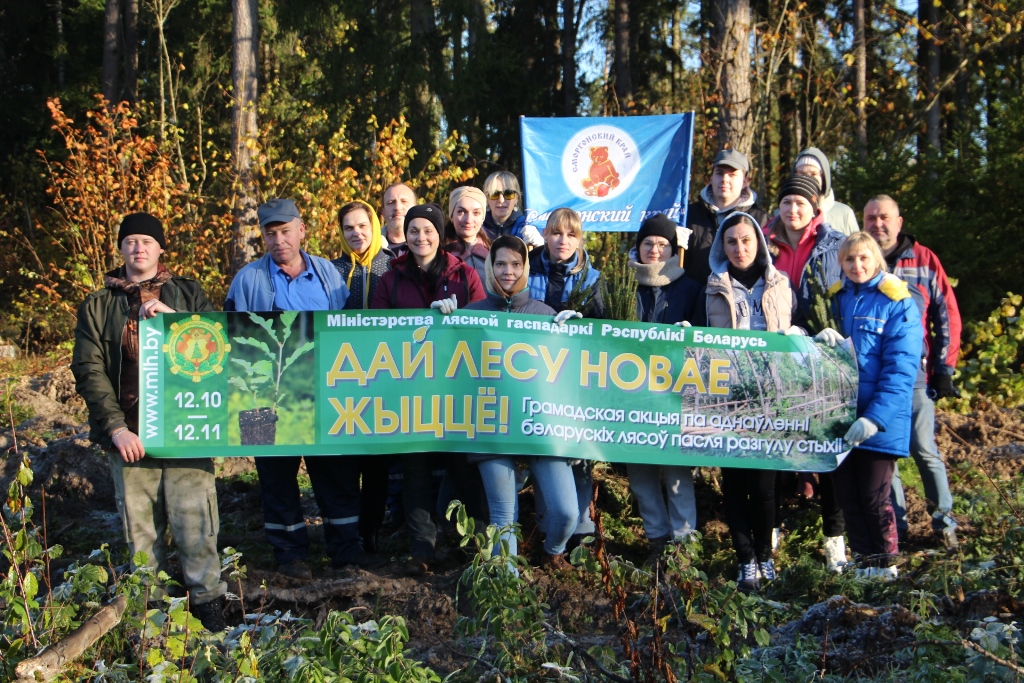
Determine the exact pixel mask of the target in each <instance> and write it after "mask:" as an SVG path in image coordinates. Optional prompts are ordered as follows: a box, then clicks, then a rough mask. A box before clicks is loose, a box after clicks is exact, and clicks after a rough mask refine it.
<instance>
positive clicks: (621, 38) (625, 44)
mask: <svg viewBox="0 0 1024 683" xmlns="http://www.w3.org/2000/svg"><path fill="white" fill-rule="evenodd" d="M629 11H630V0H615V66H614V72H615V98H616V99H617V100H618V104H619V109H620V110H624V109H629V108H630V107H631V104H632V101H633V77H632V73H631V70H632V65H631V64H630V53H629V49H630V45H631V44H632V40H631V39H630V28H629Z"/></svg>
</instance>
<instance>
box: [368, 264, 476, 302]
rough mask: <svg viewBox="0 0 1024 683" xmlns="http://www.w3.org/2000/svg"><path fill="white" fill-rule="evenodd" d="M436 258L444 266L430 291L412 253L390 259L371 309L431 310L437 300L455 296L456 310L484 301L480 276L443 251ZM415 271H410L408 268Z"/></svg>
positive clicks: (375, 292)
mask: <svg viewBox="0 0 1024 683" xmlns="http://www.w3.org/2000/svg"><path fill="white" fill-rule="evenodd" d="M436 258H439V259H444V260H445V265H444V269H443V270H442V272H441V275H440V276H439V277H438V278H437V282H436V283H435V286H434V288H433V290H432V291H431V289H430V283H429V281H428V280H427V277H426V275H425V274H424V273H422V272H420V271H419V269H418V268H417V267H416V262H415V261H414V260H413V257H412V254H409V253H408V252H406V253H404V254H402V255H401V256H399V257H397V258H394V259H392V261H391V270H389V271H388V272H386V273H384V275H382V276H381V278H380V282H379V283H377V289H376V290H375V291H374V292H373V299H371V300H370V308H376V309H389V308H430V304H432V303H433V302H435V301H437V300H438V299H446V298H448V297H451V296H452V295H454V296H455V297H456V299H457V301H458V302H459V308H465V307H466V306H467V305H468V304H470V303H471V302H473V301H479V300H480V299H483V298H484V287H483V285H482V284H481V283H480V276H478V275H477V274H476V271H475V270H473V268H472V266H468V265H466V264H465V263H463V262H462V261H460V260H459V259H457V258H455V257H454V256H452V255H451V254H449V253H448V252H446V251H444V250H438V252H437V256H436ZM414 268H415V269H416V270H415V271H411V269H414Z"/></svg>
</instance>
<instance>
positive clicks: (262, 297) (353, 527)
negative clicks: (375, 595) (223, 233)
mask: <svg viewBox="0 0 1024 683" xmlns="http://www.w3.org/2000/svg"><path fill="white" fill-rule="evenodd" d="M257 214H258V216H259V220H260V234H261V235H262V236H263V244H264V246H265V247H266V251H267V253H266V254H264V255H263V256H261V257H260V258H258V259H256V260H255V261H253V262H252V263H250V264H248V265H247V266H245V267H244V268H242V270H240V271H238V275H236V276H235V279H234V280H232V282H231V287H230V289H229V290H228V296H227V300H226V301H225V302H224V310H225V311H257V312H266V311H325V310H330V311H338V310H341V309H342V308H344V307H345V301H346V300H347V299H348V288H347V287H346V286H345V282H344V280H342V279H341V275H339V274H338V269H337V268H335V267H334V264H332V263H331V262H330V261H328V260H327V259H324V258H320V257H319V256H313V255H311V254H307V253H306V252H305V251H303V249H302V241H303V240H304V239H305V237H306V224H305V223H303V222H302V217H301V216H300V215H299V210H298V208H297V207H296V206H295V202H293V201H292V200H290V199H280V198H279V199H271V200H270V201H269V202H267V203H265V204H263V205H261V206H260V208H259V209H258V212H257ZM301 462H302V456H297V455H296V456H278V457H259V458H256V472H257V474H258V475H259V478H260V489H261V493H262V496H263V528H264V531H265V532H266V534H267V541H268V542H269V543H270V545H271V546H272V547H273V549H274V558H275V559H276V560H277V564H278V572H280V573H281V574H284V575H285V576H289V577H292V578H296V579H310V578H312V572H311V571H310V568H309V564H307V562H306V560H307V557H308V555H309V535H308V533H307V531H306V518H305V515H304V514H303V512H302V505H301V503H300V497H299V485H298V482H297V480H296V477H297V476H298V472H299V465H300V463H301ZM306 471H307V472H308V473H309V480H310V483H311V484H312V486H313V494H314V496H315V497H316V502H317V506H318V507H319V508H320V514H321V517H322V519H323V525H324V543H325V545H326V550H327V555H328V556H329V557H330V559H331V563H332V565H333V566H334V567H335V568H342V567H346V566H351V565H356V566H360V567H364V568H370V567H374V566H379V565H380V564H381V562H380V559H379V558H378V557H377V556H375V555H371V554H370V553H367V552H365V551H364V550H363V547H362V543H361V541H360V539H359V466H358V462H357V461H356V459H355V458H351V457H346V456H334V455H331V456H316V457H308V458H306Z"/></svg>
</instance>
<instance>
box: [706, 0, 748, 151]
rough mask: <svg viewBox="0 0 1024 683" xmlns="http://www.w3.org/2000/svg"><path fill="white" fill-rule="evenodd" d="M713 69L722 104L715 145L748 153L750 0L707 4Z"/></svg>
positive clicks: (718, 0) (732, 0)
mask: <svg viewBox="0 0 1024 683" xmlns="http://www.w3.org/2000/svg"><path fill="white" fill-rule="evenodd" d="M711 12H712V15H711V21H712V24H713V27H712V32H711V38H712V54H713V58H714V60H715V63H714V64H713V65H712V66H713V71H714V72H715V73H716V74H717V75H718V84H717V85H718V90H719V93H720V94H721V97H722V104H721V108H720V110H719V114H718V122H719V126H718V146H719V148H720V149H721V148H724V147H725V146H726V145H728V146H730V147H732V148H733V149H736V150H739V151H741V152H743V153H744V154H749V153H750V143H751V141H752V140H753V138H754V131H753V130H752V129H751V126H750V92H751V88H750V60H751V55H750V0H716V2H715V3H714V5H713V6H712V8H711Z"/></svg>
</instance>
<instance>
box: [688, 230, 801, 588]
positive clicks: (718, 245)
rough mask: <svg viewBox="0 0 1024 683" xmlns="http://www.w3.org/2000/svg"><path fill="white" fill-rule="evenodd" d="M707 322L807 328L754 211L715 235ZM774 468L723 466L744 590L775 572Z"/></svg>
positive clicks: (793, 329) (743, 326) (744, 326)
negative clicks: (800, 324) (796, 318)
mask: <svg viewBox="0 0 1024 683" xmlns="http://www.w3.org/2000/svg"><path fill="white" fill-rule="evenodd" d="M708 261H709V263H710V265H711V277H709V278H708V285H707V311H708V327H725V328H729V329H734V330H760V331H764V332H781V333H783V334H803V333H804V332H803V330H802V329H800V328H799V327H796V326H795V325H793V324H792V320H793V316H794V315H795V313H796V309H797V298H796V292H794V291H793V286H792V285H791V284H790V282H789V278H787V277H786V276H785V275H783V274H782V273H780V272H779V271H778V270H776V269H775V267H774V266H773V265H772V259H771V256H770V255H769V253H768V243H767V242H766V241H765V237H764V233H763V232H762V231H761V226H760V225H758V224H757V221H756V220H754V218H753V216H750V215H749V214H745V213H741V212H736V213H733V214H730V215H729V216H728V217H727V218H726V219H725V220H724V221H723V222H722V227H721V228H720V229H719V230H718V234H716V235H715V241H714V242H713V243H712V245H711V252H710V254H709V259H708ZM775 475H776V473H775V471H774V470H761V469H757V470H755V469H740V468H723V470H722V497H723V499H724V500H723V503H724V510H725V519H726V522H727V523H728V524H729V533H730V534H731V535H732V545H733V548H734V549H735V550H736V556H737V559H738V560H739V565H740V573H739V579H738V585H739V588H740V589H741V590H744V591H753V590H757V588H758V587H759V582H760V581H762V580H763V581H771V580H773V579H774V578H775V573H776V572H775V564H774V561H773V560H772V529H773V528H774V527H775Z"/></svg>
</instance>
